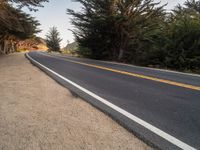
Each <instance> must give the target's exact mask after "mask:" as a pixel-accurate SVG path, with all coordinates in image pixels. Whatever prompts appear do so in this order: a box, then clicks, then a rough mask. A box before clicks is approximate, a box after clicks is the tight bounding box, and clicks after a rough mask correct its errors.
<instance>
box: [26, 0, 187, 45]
mask: <svg viewBox="0 0 200 150" xmlns="http://www.w3.org/2000/svg"><path fill="white" fill-rule="evenodd" d="M156 1H161V3H162V4H165V3H168V5H167V7H166V9H172V8H173V7H174V6H175V5H177V4H178V3H180V4H182V3H184V2H185V1H186V0H156ZM80 7H81V6H80V4H79V3H77V2H72V0H57V1H56V0H50V2H49V3H44V8H39V11H37V12H29V11H27V10H26V11H27V12H28V13H31V14H32V15H33V16H34V17H36V19H37V20H39V22H40V23H41V26H40V29H42V32H41V33H39V34H38V36H40V37H42V38H45V35H46V34H47V32H48V30H49V28H50V27H52V26H56V27H57V28H58V31H59V32H60V35H61V38H62V39H63V40H62V42H61V47H64V46H66V45H67V41H70V42H73V41H74V37H73V34H72V33H71V31H69V29H72V25H71V24H70V16H68V15H67V14H66V9H67V8H70V9H73V10H80Z"/></svg>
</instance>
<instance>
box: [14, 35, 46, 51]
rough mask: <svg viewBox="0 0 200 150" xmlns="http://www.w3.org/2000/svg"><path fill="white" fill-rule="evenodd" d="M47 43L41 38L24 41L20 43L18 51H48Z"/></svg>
mask: <svg viewBox="0 0 200 150" xmlns="http://www.w3.org/2000/svg"><path fill="white" fill-rule="evenodd" d="M47 49H48V48H47V46H46V43H45V41H44V39H42V38H40V37H35V38H31V39H27V40H23V41H19V42H18V44H17V51H26V50H47Z"/></svg>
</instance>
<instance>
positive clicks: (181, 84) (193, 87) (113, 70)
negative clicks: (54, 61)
mask: <svg viewBox="0 0 200 150" xmlns="http://www.w3.org/2000/svg"><path fill="white" fill-rule="evenodd" d="M63 60H65V61H68V62H72V63H75V64H80V65H84V66H88V67H93V68H98V69H102V70H107V71H111V72H115V73H120V74H124V75H128V76H132V77H137V78H142V79H146V80H151V81H156V82H161V83H166V84H170V85H175V86H179V87H183V88H187V89H191V90H197V91H200V86H194V85H189V84H184V83H179V82H174V81H170V80H165V79H159V78H155V77H150V76H145V75H140V74H135V73H130V72H126V71H120V70H116V69H111V68H107V67H102V66H97V65H92V64H87V63H83V62H78V61H74V60H69V59H63Z"/></svg>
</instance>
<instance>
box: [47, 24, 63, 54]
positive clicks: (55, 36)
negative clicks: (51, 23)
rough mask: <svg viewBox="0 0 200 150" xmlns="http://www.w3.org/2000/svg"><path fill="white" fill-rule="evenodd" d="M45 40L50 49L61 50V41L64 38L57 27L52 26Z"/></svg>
mask: <svg viewBox="0 0 200 150" xmlns="http://www.w3.org/2000/svg"><path fill="white" fill-rule="evenodd" d="M45 41H46V44H47V47H48V48H49V51H56V52H59V51H60V42H61V41H62V39H61V38H60V33H59V32H58V30H57V28H56V27H52V28H50V29H49V32H48V34H47V35H46V40H45Z"/></svg>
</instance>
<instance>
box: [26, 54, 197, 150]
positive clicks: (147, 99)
mask: <svg viewBox="0 0 200 150" xmlns="http://www.w3.org/2000/svg"><path fill="white" fill-rule="evenodd" d="M27 57H28V58H29V60H31V62H32V63H33V64H35V65H36V66H38V67H40V68H41V69H42V70H43V71H45V72H46V73H47V74H49V75H50V76H51V77H52V78H54V79H55V80H56V81H58V82H59V83H60V84H62V85H63V86H65V87H67V88H69V89H70V90H71V91H72V92H73V93H75V94H77V95H79V96H80V97H82V98H84V99H85V100H86V101H88V102H89V103H91V104H92V105H94V106H95V107H97V108H99V109H100V110H102V111H103V112H105V113H107V114H108V115H110V116H111V117H112V118H113V119H115V120H116V121H118V122H119V123H120V124H122V125H123V126H124V127H126V128H127V129H128V130H130V131H131V132H133V133H134V134H135V135H136V136H138V137H139V138H140V139H142V140H144V141H145V142H146V143H148V144H150V145H152V146H154V147H155V148H160V149H170V150H171V149H191V150H192V149H200V76H199V75H193V74H184V73H178V72H172V71H164V70H157V69H151V68H144V67H137V66H130V65H123V64H117V63H111V62H103V61H95V60H89V59H83V58H75V57H69V56H59V55H53V54H47V53H43V52H30V53H28V54H27Z"/></svg>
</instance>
